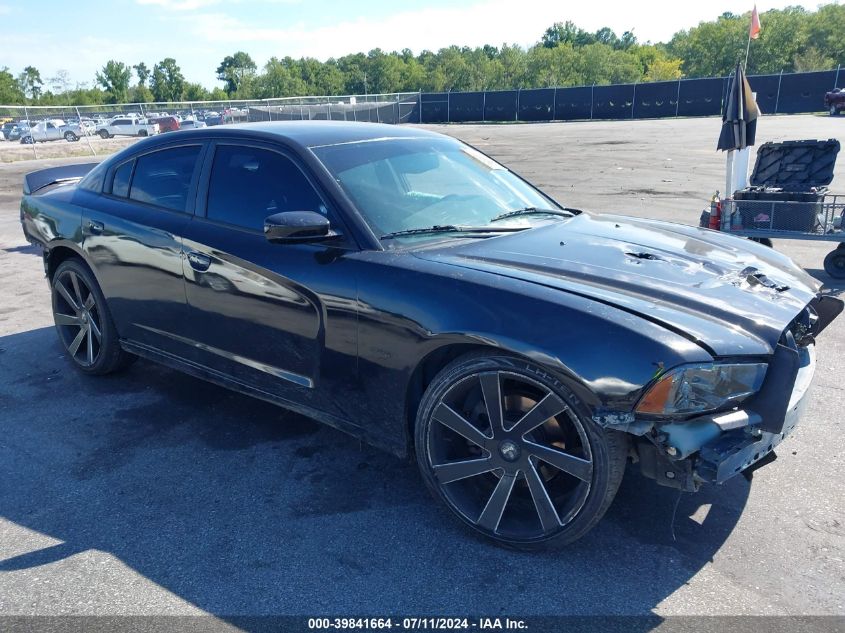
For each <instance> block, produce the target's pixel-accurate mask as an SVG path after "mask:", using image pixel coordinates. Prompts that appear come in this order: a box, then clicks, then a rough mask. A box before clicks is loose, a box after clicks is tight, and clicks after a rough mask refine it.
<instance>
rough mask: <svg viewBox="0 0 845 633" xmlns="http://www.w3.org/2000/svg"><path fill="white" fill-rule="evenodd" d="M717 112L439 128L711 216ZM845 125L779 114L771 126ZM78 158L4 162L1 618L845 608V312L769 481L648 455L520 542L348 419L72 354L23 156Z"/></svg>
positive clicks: (635, 199) (604, 189)
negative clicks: (583, 514)
mask: <svg viewBox="0 0 845 633" xmlns="http://www.w3.org/2000/svg"><path fill="white" fill-rule="evenodd" d="M719 125H720V121H719V120H717V119H699V120H659V121H636V122H589V123H554V124H534V125H531V124H524V125H463V126H427V127H430V128H431V129H436V130H439V131H442V132H445V133H447V134H451V135H454V136H457V137H459V138H462V139H465V140H467V141H469V142H470V143H472V144H474V145H476V146H478V147H479V148H481V149H483V150H484V151H486V152H488V153H490V154H492V155H493V156H495V157H496V158H498V159H500V160H502V161H503V162H504V163H506V164H508V165H509V166H511V167H513V168H514V169H515V170H516V171H518V172H520V173H521V174H522V175H524V176H526V177H528V178H529V179H531V180H532V181H534V182H535V183H537V184H539V185H541V186H542V187H543V188H545V189H546V190H547V191H549V192H550V193H551V194H553V195H554V196H555V197H556V198H557V199H558V200H560V201H561V202H563V203H566V204H568V205H570V206H577V207H582V208H587V209H592V210H595V211H599V212H603V211H605V212H606V211H617V212H622V213H627V214H630V215H636V216H645V217H655V218H661V219H668V220H673V221H677V222H685V223H690V224H696V223H697V222H698V216H699V213H700V211H701V209H702V208H703V207H704V206H706V204H707V200H708V198H709V196H710V195H712V193H713V191H714V190H715V189H720V188H721V187H722V186H723V182H724V178H723V171H724V157H723V155H721V154H719V153H717V152H716V151H715V150H714V147H715V143H716V138H717V136H718V130H719ZM841 126H845V119H842V120H840V119H833V118H825V117H818V116H794V117H767V118H764V119H763V120H762V121H761V123H760V127H759V130H758V141H759V142H763V141H766V140H779V139H786V138H796V139H797V138H829V137H836V136H838V135H839V134H840V128H841ZM55 145H57V146H58V144H55ZM44 147H45V148H46V146H44ZM30 151H31V148H30ZM38 151H39V152H41V151H42V146H39V147H38ZM45 151H46V149H45ZM2 155H3V153H2V152H0V156H2ZM2 160H3V158H2V157H0V161H2ZM69 160H80V161H84V160H90V158H79V159H63V160H62V161H59V160H40V161H27V162H18V163H12V164H3V165H0V296H2V297H3V299H2V301H0V615H11V614H20V615H63V614H74V615H92V614H93V615H128V614H134V615H191V614H203V613H207V614H214V615H218V616H222V617H226V616H232V615H238V614H241V615H267V614H270V615H273V614H293V615H324V614H337V615H350V614H357V615H372V616H379V615H384V614H388V613H392V614H394V615H420V614H428V615H431V614H475V615H479V616H482V615H483V616H497V615H501V616H504V615H519V616H529V615H558V614H566V615H591V614H602V615H626V614H637V615H654V616H658V621H659V620H660V618H664V617H667V616H673V615H690V614H699V615H787V616H796V615H816V614H828V615H838V616H843V615H845V600H844V599H843V596H845V573H843V569H845V565H843V559H845V515H844V514H843V507H845V503H843V502H845V489H843V486H842V481H843V469H842V463H843V458H845V449H844V448H843V447H845V439H843V433H842V431H843V422H842V418H843V415H842V413H843V411H844V410H845V391H844V390H843V387H842V380H841V377H842V376H843V375H845V320H843V319H840V320H839V321H838V322H837V323H835V324H834V326H832V327H831V328H830V330H829V331H827V332H826V333H824V334H823V335H822V336H821V337H820V341H819V347H820V352H819V369H818V373H817V381H816V388H815V391H814V394H813V396H812V402H811V404H810V408H809V413H808V415H807V417H806V419H805V420H804V421H803V423H802V424H801V425H799V427H798V429H797V431H796V432H795V434H794V435H793V436H792V437H791V438H789V439H788V440H787V441H786V442H784V444H783V445H782V447H781V448H780V449H779V451H778V453H779V455H780V458H779V459H778V460H777V461H776V462H774V463H773V464H771V465H769V466H767V467H766V468H764V469H762V470H760V471H758V473H757V474H756V475H755V477H754V480H753V483H751V484H749V482H747V481H746V480H745V479H744V478H742V477H738V478H735V479H733V480H731V481H730V482H728V483H727V484H725V485H724V486H721V487H718V488H716V487H709V488H705V489H703V490H702V491H701V492H699V493H697V494H695V495H688V494H685V495H681V496H680V497H679V495H678V494H677V493H676V492H674V491H671V490H668V489H665V488H660V487H657V486H656V485H653V484H652V483H651V482H650V481H647V480H644V479H643V478H642V477H641V476H640V475H639V474H638V473H637V472H636V471H635V470H630V471H629V472H628V473H627V475H626V478H625V480H624V482H623V484H622V488H621V490H620V492H619V495H618V497H617V499H616V501H615V502H614V504H613V506H612V508H611V509H610V511H609V513H608V515H607V517H606V518H605V520H604V521H603V522H602V523H601V524H600V525H599V526H598V527H597V528H596V529H595V530H594V531H592V532H591V533H590V534H589V535H588V536H587V537H586V538H584V539H583V540H582V541H580V542H579V543H577V544H575V545H574V546H572V547H570V548H569V549H567V550H565V551H562V552H559V553H554V554H542V555H527V554H519V553H514V552H509V551H503V550H501V549H498V548H495V547H492V546H490V545H487V544H486V543H484V542H481V541H479V540H477V539H475V538H473V537H472V536H470V535H468V534H467V533H466V532H464V530H463V529H461V528H460V527H459V526H458V525H457V524H456V523H455V522H453V521H452V520H451V519H450V518H449V517H448V516H447V515H446V513H445V512H444V511H442V510H441V509H440V508H439V507H438V506H437V505H436V504H435V503H434V502H433V501H432V500H431V499H430V498H429V497H428V496H427V494H426V493H425V491H424V489H423V486H422V483H421V481H420V479H419V477H418V476H417V474H416V471H415V470H414V467H413V466H411V465H409V464H407V463H404V462H402V461H400V460H397V459H395V458H393V457H391V456H389V455H385V454H382V453H380V452H378V451H376V450H374V449H371V448H368V447H366V446H361V445H360V444H359V443H358V442H357V441H355V440H352V439H350V438H348V437H346V436H344V435H342V434H340V433H338V432H336V431H333V430H331V429H328V428H323V427H321V426H319V425H318V424H316V423H313V422H311V421H309V420H306V419H304V418H301V417H299V416H296V415H292V414H288V413H285V412H283V411H281V410H278V409H276V408H274V407H272V406H270V405H268V404H265V403H262V402H258V401H255V400H251V399H249V398H246V397H243V396H240V395H237V394H233V393H229V392H227V391H225V390H222V389H220V388H217V387H214V386H211V385H208V384H205V383H202V382H200V381H197V380H194V379H192V378H189V377H186V376H183V375H180V374H178V373H175V372H173V371H170V370H167V369H164V368H161V367H158V366H155V365H153V364H151V363H147V362H139V363H137V364H136V365H134V366H133V367H132V368H131V370H130V371H128V372H127V373H125V374H122V375H120V376H115V377H108V378H100V379H89V378H83V377H81V376H80V375H78V374H77V373H75V372H73V371H71V370H70V368H69V366H68V363H67V361H66V360H64V359H63V358H62V355H61V350H60V348H59V345H58V342H57V340H56V336H55V333H54V331H53V330H52V328H51V316H50V308H49V294H48V291H47V288H46V285H45V283H44V280H43V271H42V268H41V260H40V257H39V254H38V252H37V251H36V250H35V249H33V248H31V247H29V246H28V245H26V243H25V242H24V240H23V237H22V235H21V232H20V228H19V225H18V210H17V206H18V199H19V191H20V183H21V176H22V174H24V173H26V172H27V171H31V170H34V169H39V168H42V167H44V166H47V165H54V164H61V163H62V162H69ZM843 168H845V161H842V162H841V167H840V168H838V169H837V178H836V180H834V185H833V187H834V189H835V188H836V184H837V182H840V183H841V182H845V180H843V173H842V169H843ZM775 246H776V248H778V249H779V250H783V251H784V252H785V253H787V254H789V255H790V256H792V257H793V258H795V259H796V260H797V261H798V262H799V263H800V264H801V265H802V266H804V267H805V268H807V269H808V270H809V271H810V272H811V274H813V275H815V276H817V277H818V278H819V279H822V280H823V281H824V282H825V283H826V284H827V285H828V289H829V291H830V292H833V293H836V294H839V293H841V292H842V290H843V289H845V285H843V284H842V283H838V284H837V283H834V282H833V280H831V279H830V278H828V277H827V276H826V275H825V274H824V272H823V271H822V270H821V268H822V260H823V258H824V255H825V254H826V253H827V252H828V251H829V250H830V248H831V245H830V244H825V243H811V242H797V241H781V242H778V243H776V244H775ZM676 502H677V513H676V516H675V517H674V520H673V510H674V509H675V505H676ZM673 526H674V527H673ZM841 624H842V621H841V620H839V621H836V623H835V624H834V623H833V622H832V623H831V625H832V626H834V627H836V626H841ZM0 628H2V624H1V623H0ZM244 628H250V627H249V626H244ZM649 628H650V627H649Z"/></svg>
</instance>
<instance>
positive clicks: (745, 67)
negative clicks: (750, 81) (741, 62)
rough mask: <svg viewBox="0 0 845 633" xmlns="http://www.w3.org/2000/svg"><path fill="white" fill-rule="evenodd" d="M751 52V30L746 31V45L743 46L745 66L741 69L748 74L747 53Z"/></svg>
mask: <svg viewBox="0 0 845 633" xmlns="http://www.w3.org/2000/svg"><path fill="white" fill-rule="evenodd" d="M750 50H751V29H748V44H746V45H745V66H744V67H743V69H744V70H745V72H748V53H749V51H750Z"/></svg>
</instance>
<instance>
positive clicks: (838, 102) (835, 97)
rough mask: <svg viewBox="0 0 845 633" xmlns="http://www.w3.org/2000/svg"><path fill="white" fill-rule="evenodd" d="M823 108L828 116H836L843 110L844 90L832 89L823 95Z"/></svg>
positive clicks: (844, 106) (844, 102)
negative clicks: (828, 113)
mask: <svg viewBox="0 0 845 633" xmlns="http://www.w3.org/2000/svg"><path fill="white" fill-rule="evenodd" d="M824 107H825V108H827V111H828V112H830V116H837V115H838V114H839V112H840V110H842V109H843V108H845V90H843V89H842V88H834V89H833V90H831V91H830V92H828V93H825V95H824Z"/></svg>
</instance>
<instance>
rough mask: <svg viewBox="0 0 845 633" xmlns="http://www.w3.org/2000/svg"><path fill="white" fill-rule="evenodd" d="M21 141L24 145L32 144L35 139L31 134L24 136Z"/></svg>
mask: <svg viewBox="0 0 845 633" xmlns="http://www.w3.org/2000/svg"><path fill="white" fill-rule="evenodd" d="M21 143H22V144H24V145H32V144H33V143H35V141H34V140H33V139H32V137H31V136H22V137H21Z"/></svg>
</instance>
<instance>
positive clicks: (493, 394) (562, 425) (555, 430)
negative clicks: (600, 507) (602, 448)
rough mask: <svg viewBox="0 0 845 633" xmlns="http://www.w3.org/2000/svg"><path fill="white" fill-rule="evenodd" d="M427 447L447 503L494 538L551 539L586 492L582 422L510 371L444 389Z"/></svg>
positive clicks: (587, 456) (588, 469)
mask: <svg viewBox="0 0 845 633" xmlns="http://www.w3.org/2000/svg"><path fill="white" fill-rule="evenodd" d="M427 449H428V460H429V464H428V465H429V467H430V468H431V470H432V473H433V476H434V479H435V481H436V482H437V485H438V486H439V488H440V490H441V491H442V493H443V496H444V497H445V498H446V501H447V503H448V504H449V505H450V506H451V507H452V509H453V510H454V511H455V512H457V513H458V514H459V515H460V516H461V518H462V519H463V520H464V521H466V522H468V523H470V524H471V525H472V526H474V527H475V528H476V529H478V530H480V531H482V532H484V533H486V534H488V535H489V536H493V537H495V538H501V539H506V540H511V541H536V540H542V539H546V538H549V537H551V536H554V535H555V534H556V533H558V532H560V531H561V530H563V529H564V528H565V527H566V526H567V525H568V524H569V523H571V522H572V521H573V520H574V519H575V517H577V516H578V513H579V512H580V511H581V509H582V508H583V507H584V503H585V502H586V500H587V497H588V496H589V493H590V485H591V482H592V478H593V457H592V452H591V450H590V443H589V440H588V439H587V433H586V431H585V429H584V426H583V424H582V423H581V421H580V420H579V419H578V416H577V415H576V414H575V412H574V411H572V409H571V408H570V406H569V405H567V404H566V403H565V402H564V401H563V400H562V399H561V398H560V396H558V395H557V394H556V393H555V392H554V391H552V390H551V389H549V388H548V387H546V386H545V385H543V384H541V383H540V382H538V381H536V380H534V379H532V378H529V377H527V376H524V375H522V374H518V373H515V372H509V371H490V372H483V373H477V374H473V375H471V376H468V377H466V378H463V379H461V380H460V381H458V382H456V383H455V384H454V385H452V386H451V387H449V389H448V390H447V391H446V393H445V394H444V395H443V397H442V398H440V400H439V401H438V403H437V406H436V407H435V408H434V411H433V413H432V414H431V419H430V421H429V425H428V437H427Z"/></svg>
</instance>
